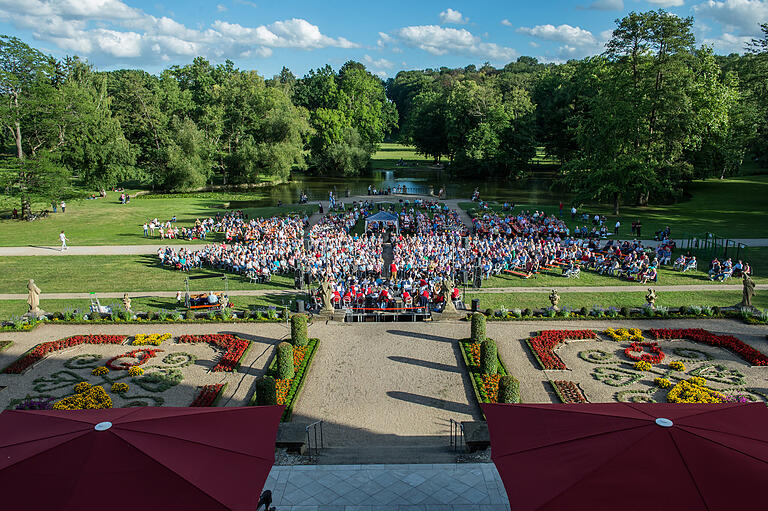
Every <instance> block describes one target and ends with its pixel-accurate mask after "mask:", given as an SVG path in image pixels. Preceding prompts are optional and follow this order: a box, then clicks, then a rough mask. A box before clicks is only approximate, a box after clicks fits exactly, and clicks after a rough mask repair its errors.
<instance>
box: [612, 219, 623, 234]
mask: <svg viewBox="0 0 768 511" xmlns="http://www.w3.org/2000/svg"><path fill="white" fill-rule="evenodd" d="M619 227H621V222H620V221H618V220H616V225H614V226H613V234H615V235H616V236H618V235H619Z"/></svg>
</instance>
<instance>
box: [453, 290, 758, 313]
mask: <svg viewBox="0 0 768 511" xmlns="http://www.w3.org/2000/svg"><path fill="white" fill-rule="evenodd" d="M657 294H658V299H657V301H656V304H657V305H661V306H665V307H680V306H681V305H686V306H688V305H700V306H706V305H708V306H710V307H712V306H718V307H726V306H731V305H735V304H737V303H740V302H741V291H668V292H659V293H657ZM473 298H477V299H479V300H480V310H485V309H488V308H491V309H494V310H498V309H500V308H501V307H506V308H507V309H525V308H530V309H536V308H538V309H541V308H544V307H550V306H551V304H550V302H549V299H548V295H547V294H546V293H525V292H519V293H518V292H516V293H472V292H470V291H468V292H467V295H466V296H465V298H464V303H466V304H467V306H469V304H470V303H471V301H472V299H473ZM753 303H754V305H755V306H756V307H759V308H761V309H766V308H768V293H765V292H761V291H758V292H757V294H756V295H755V297H754V299H753ZM644 304H645V293H642V292H637V293H623V292H616V293H560V303H559V307H560V308H564V307H570V308H572V309H580V308H581V307H587V308H592V307H593V306H598V307H603V308H607V307H640V306H642V305H644Z"/></svg>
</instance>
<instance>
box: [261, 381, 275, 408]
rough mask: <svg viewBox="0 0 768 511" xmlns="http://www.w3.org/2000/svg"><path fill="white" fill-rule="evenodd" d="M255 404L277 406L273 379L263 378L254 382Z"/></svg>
mask: <svg viewBox="0 0 768 511" xmlns="http://www.w3.org/2000/svg"><path fill="white" fill-rule="evenodd" d="M256 404H257V405H259V406H269V405H276V404H277V390H276V388H275V379H274V378H272V377H271V376H264V377H263V378H260V379H259V380H258V381H257V382H256Z"/></svg>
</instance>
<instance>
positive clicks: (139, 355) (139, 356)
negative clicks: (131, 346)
mask: <svg viewBox="0 0 768 511" xmlns="http://www.w3.org/2000/svg"><path fill="white" fill-rule="evenodd" d="M161 351H163V350H158V349H149V348H144V349H138V350H133V351H129V352H128V353H123V354H122V355H117V356H116V357H112V358H110V359H109V360H107V363H106V364H105V365H106V366H107V368H109V369H110V370H112V371H120V370H123V369H130V368H131V367H133V366H140V365H143V364H144V363H145V362H146V361H147V360H149V359H150V358H152V357H154V356H155V353H159V352H161ZM120 358H135V359H136V360H137V362H136V363H135V364H131V363H129V362H120V363H119V364H117V365H115V363H114V362H115V360H118V359H120Z"/></svg>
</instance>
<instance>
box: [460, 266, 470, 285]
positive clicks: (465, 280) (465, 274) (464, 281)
mask: <svg viewBox="0 0 768 511" xmlns="http://www.w3.org/2000/svg"><path fill="white" fill-rule="evenodd" d="M461 283H462V284H463V285H465V286H466V285H467V284H469V272H468V271H467V270H461Z"/></svg>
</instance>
